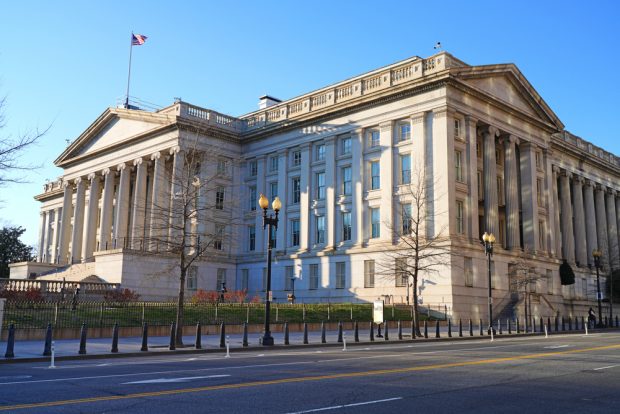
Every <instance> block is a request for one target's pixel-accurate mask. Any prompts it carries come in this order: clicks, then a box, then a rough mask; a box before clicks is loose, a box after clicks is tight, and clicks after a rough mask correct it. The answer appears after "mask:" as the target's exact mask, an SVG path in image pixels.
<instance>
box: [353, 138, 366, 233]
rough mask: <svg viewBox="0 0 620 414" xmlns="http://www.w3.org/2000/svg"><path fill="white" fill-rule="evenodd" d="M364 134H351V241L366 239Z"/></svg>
mask: <svg viewBox="0 0 620 414" xmlns="http://www.w3.org/2000/svg"><path fill="white" fill-rule="evenodd" d="M363 153H364V132H363V131H362V130H357V131H354V132H352V133H351V200H352V202H351V241H353V243H355V244H356V245H359V244H361V243H362V241H363V239H364V214H363V211H364V199H363V193H364V156H363Z"/></svg>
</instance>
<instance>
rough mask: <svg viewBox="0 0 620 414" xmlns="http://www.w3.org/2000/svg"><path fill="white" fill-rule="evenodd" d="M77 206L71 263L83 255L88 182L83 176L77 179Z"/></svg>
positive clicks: (74, 210)
mask: <svg viewBox="0 0 620 414" xmlns="http://www.w3.org/2000/svg"><path fill="white" fill-rule="evenodd" d="M74 182H75V188H76V190H75V208H74V209H73V228H72V230H71V254H70V259H69V260H70V261H69V263H70V264H73V263H74V262H75V261H76V260H77V261H79V260H80V259H81V258H82V257H81V256H82V234H83V230H84V229H83V226H84V198H85V196H86V182H85V181H84V180H82V178H80V177H78V178H76V179H75V181H74Z"/></svg>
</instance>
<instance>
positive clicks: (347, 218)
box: [342, 211, 351, 241]
mask: <svg viewBox="0 0 620 414" xmlns="http://www.w3.org/2000/svg"><path fill="white" fill-rule="evenodd" d="M349 240H351V213H350V212H348V211H345V212H343V213H342V241H349Z"/></svg>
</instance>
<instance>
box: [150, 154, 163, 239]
mask: <svg viewBox="0 0 620 414" xmlns="http://www.w3.org/2000/svg"><path fill="white" fill-rule="evenodd" d="M151 160H152V161H153V187H152V191H151V193H152V194H153V195H152V197H151V218H150V220H149V239H150V240H151V243H150V244H149V250H150V251H157V250H159V247H158V246H159V243H160V242H161V240H160V238H161V236H162V235H163V234H164V232H163V227H164V222H163V220H162V215H163V211H164V204H165V201H164V200H166V199H167V197H166V194H164V188H165V182H166V181H165V165H164V159H163V158H162V157H161V153H160V152H156V153H154V154H153V155H151Z"/></svg>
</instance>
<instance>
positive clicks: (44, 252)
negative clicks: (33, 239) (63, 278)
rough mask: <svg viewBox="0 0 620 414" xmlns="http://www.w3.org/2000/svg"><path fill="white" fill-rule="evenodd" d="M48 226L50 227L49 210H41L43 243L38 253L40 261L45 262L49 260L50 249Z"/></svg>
mask: <svg viewBox="0 0 620 414" xmlns="http://www.w3.org/2000/svg"><path fill="white" fill-rule="evenodd" d="M50 227H51V214H50V210H48V211H44V212H43V245H42V248H41V251H40V252H39V255H40V256H41V261H42V262H45V263H50V262H51V257H50V254H49V249H50Z"/></svg>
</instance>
